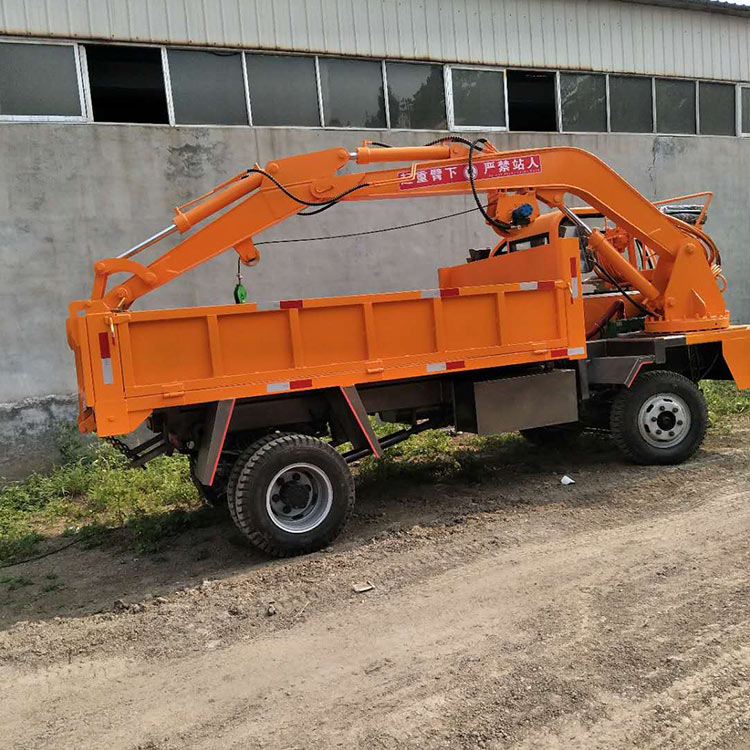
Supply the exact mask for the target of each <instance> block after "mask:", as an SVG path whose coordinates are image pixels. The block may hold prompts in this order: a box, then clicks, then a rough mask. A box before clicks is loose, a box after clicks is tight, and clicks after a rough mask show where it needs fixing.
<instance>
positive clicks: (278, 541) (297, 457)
mask: <svg viewBox="0 0 750 750" xmlns="http://www.w3.org/2000/svg"><path fill="white" fill-rule="evenodd" d="M228 494H229V497H228V502H229V507H230V511H231V514H232V519H233V520H234V522H235V524H236V526H237V528H238V529H239V530H240V531H241V532H242V533H243V534H244V535H245V536H246V537H247V538H248V539H249V540H250V541H251V542H252V543H253V544H254V545H255V546H257V547H259V548H260V549H262V550H264V551H265V552H268V553H269V554H272V555H275V556H277V557H285V556H287V555H296V554H302V553H305V552H312V551H314V550H318V549H321V548H322V547H325V546H326V545H328V544H330V543H331V542H332V541H333V540H334V539H335V538H336V537H337V536H338V535H339V534H340V533H341V531H342V530H343V528H344V525H345V524H346V521H347V520H348V518H349V516H350V514H351V511H352V509H353V507H354V480H353V478H352V475H351V473H350V471H349V467H348V466H347V465H346V462H345V461H344V459H343V458H342V457H341V455H340V454H339V453H337V452H336V451H335V450H334V449H333V448H331V446H330V445H328V444H327V443H324V442H323V441H322V440H318V439H316V438H312V437H310V436H308V435H279V434H276V435H269V436H267V437H265V438H263V439H261V440H259V441H257V442H256V443H254V444H253V445H251V446H250V447H249V448H248V449H247V450H246V451H244V452H243V453H242V455H241V456H240V457H239V459H238V460H237V463H236V464H235V466H234V468H233V470H232V475H231V477H230V482H229V493H228Z"/></svg>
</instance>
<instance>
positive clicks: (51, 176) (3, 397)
mask: <svg viewBox="0 0 750 750" xmlns="http://www.w3.org/2000/svg"><path fill="white" fill-rule="evenodd" d="M435 135H439V134H435ZM364 137H366V138H370V139H374V140H381V141H387V142H390V143H394V144H416V143H423V142H426V141H428V140H431V139H432V138H433V134H430V133H403V132H401V133H393V132H363V131H338V132H336V131H323V130H293V129H272V128H253V129H247V128H219V127H215V128H213V127H212V128H183V127H177V128H163V127H154V126H136V125H99V126H93V125H84V126H81V125H62V124H4V125H2V126H0V165H1V167H0V274H2V277H1V278H2V282H1V283H0V340H1V341H2V357H1V358H0V443H2V447H0V476H6V477H13V476H18V475H20V474H23V473H24V472H26V471H27V470H28V469H29V468H30V467H33V466H41V465H44V464H45V463H46V462H48V461H49V460H51V458H52V457H53V455H54V451H53V444H52V442H51V441H50V439H49V438H50V436H51V435H52V434H53V432H54V423H55V422H56V421H59V419H61V418H63V417H65V416H66V415H71V416H72V414H73V413H74V410H73V402H72V401H71V399H70V394H72V393H73V392H74V390H75V377H74V370H73V361H72V356H71V354H70V352H69V350H68V348H67V345H66V342H65V330H64V322H65V317H66V310H67V305H68V302H69V301H70V300H73V299H80V298H85V297H86V296H88V293H89V289H90V284H91V279H92V273H91V265H92V263H93V262H94V260H96V259H98V258H102V257H108V256H111V255H115V254H117V253H119V252H121V251H122V250H123V249H126V248H127V247H130V246H131V245H133V244H135V243H136V242H138V241H140V240H142V239H144V238H145V237H147V236H148V235H150V234H152V233H153V232H155V231H157V230H159V229H161V228H163V227H164V226H167V225H168V224H169V223H170V217H171V215H172V208H173V206H174V205H176V204H178V203H181V202H184V201H185V200H187V199H189V198H191V197H194V196H196V195H198V194H200V193H202V192H204V191H205V190H207V189H208V188H210V187H212V186H214V185H215V184H217V183H218V182H220V181H222V180H223V179H225V178H226V177H228V176H230V175H232V174H235V173H236V172H238V171H240V170H241V169H242V168H244V167H246V166H248V165H250V164H252V163H254V162H255V161H259V162H260V163H264V162H265V161H267V160H268V159H270V158H273V157H278V156H282V155H289V154H294V153H299V152H304V151H309V150H313V149H318V148H326V147H329V146H333V145H343V146H346V147H351V146H355V145H358V143H359V142H361V140H362V138H364ZM494 141H495V143H496V144H497V145H498V147H500V148H508V149H513V148H524V147H532V146H538V147H541V146H550V145H575V146H580V147H583V148H586V149H588V150H590V151H592V152H593V153H595V154H597V155H598V156H600V157H601V158H603V159H604V160H605V161H607V162H608V163H609V164H610V165H611V166H613V167H614V168H615V169H616V170H618V171H619V172H620V173H621V174H623V175H624V176H625V177H626V178H627V179H628V180H630V181H631V182H632V183H633V184H634V185H635V186H636V187H637V188H639V189H640V190H641V191H643V192H644V194H646V195H647V196H648V197H650V198H652V199H656V198H665V197H669V196H671V195H676V194H681V193H688V192H693V191H697V190H701V189H712V190H715V191H716V198H715V203H714V205H713V206H712V209H711V211H710V219H709V224H708V228H709V230H710V232H711V233H712V235H713V236H714V238H715V239H716V241H717V242H718V244H719V246H720V248H721V250H722V254H723V262H724V263H723V264H724V268H725V273H726V275H727V277H728V278H729V280H730V290H729V295H728V299H729V304H730V308H731V310H732V313H733V316H734V320H735V322H750V256H749V255H748V253H747V251H746V234H747V232H746V227H745V223H744V220H745V218H746V214H747V211H748V206H750V179H748V174H750V139H741V138H721V137H706V136H704V137H700V138H696V137H683V138H679V137H659V136H652V135H623V134H611V135H607V134H602V135H590V136H589V135H586V136H581V135H565V134H539V133H532V134H526V133H502V134H495V137H494ZM471 205H472V204H471V203H470V202H469V200H468V199H466V198H463V197H459V198H446V199H441V200H433V199H422V200H419V199H414V200H410V201H406V200H401V201H384V202H363V203H352V204H344V205H340V206H338V207H336V208H333V209H331V210H330V211H327V212H325V213H324V214H322V215H321V216H320V217H316V218H300V217H295V218H294V219H291V220H289V221H287V222H285V223H284V224H283V225H281V226H280V227H277V228H275V229H274V230H272V231H270V232H268V233H266V235H264V236H263V238H262V239H272V238H282V237H311V236H321V235H323V236H325V235H330V234H341V233H345V232H350V231H360V230H363V229H370V228H379V227H385V226H389V225H393V224H402V223H406V222H410V221H417V220H420V219H423V218H429V217H433V216H437V215H440V214H442V213H447V212H450V211H458V210H461V209H462V208H465V207H470V206H471ZM494 237H495V236H494V235H493V234H492V233H491V232H489V230H488V229H487V228H486V227H485V226H484V224H483V223H482V221H481V220H480V219H479V218H478V217H477V215H476V214H473V213H472V214H469V215H468V216H462V217H459V218H456V219H451V220H447V221H444V222H439V223H436V224H431V225H428V226H426V227H421V228H414V229H408V230H403V231H399V232H390V233H386V234H380V235H372V236H369V237H364V238H356V239H349V240H332V241H326V242H311V243H308V244H303V243H300V244H288V245H275V246H270V247H268V248H266V249H265V250H264V251H263V258H262V260H261V263H260V265H259V266H257V267H256V268H254V269H245V271H244V277H245V284H246V286H247V287H248V289H249V291H250V296H251V299H253V298H257V297H261V298H263V299H279V298H285V297H286V298H288V297H303V296H304V297H311V296H321V295H329V294H346V293H357V292H365V291H387V290H398V289H411V288H429V287H434V286H435V285H436V278H437V276H436V269H437V267H438V266H440V265H449V264H453V263H458V262H461V261H462V260H463V259H464V257H465V255H466V251H467V248H468V247H472V246H474V247H484V246H487V245H490V244H493V240H494ZM261 250H263V248H261ZM147 254H148V251H147V253H145V254H144V256H146V255H147ZM144 259H145V257H144ZM235 271H236V256H235V255H234V254H233V253H228V254H226V255H224V256H222V257H220V258H218V259H216V260H214V261H212V262H210V263H208V264H206V265H204V266H202V267H201V268H199V269H197V270H195V271H193V272H192V273H191V274H189V275H187V276H185V277H182V278H180V279H178V280H177V281H176V282H174V283H173V284H171V285H168V286H167V287H164V288H163V289H160V290H158V291H156V292H155V293H153V294H152V295H149V296H148V297H146V298H145V299H144V300H142V301H141V302H140V303H138V307H140V308H141V309H142V308H143V307H167V306H184V305H200V304H209V303H230V302H231V301H232V298H231V295H232V289H233V286H234V283H235V278H234V274H235Z"/></svg>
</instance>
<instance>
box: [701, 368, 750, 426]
mask: <svg viewBox="0 0 750 750" xmlns="http://www.w3.org/2000/svg"><path fill="white" fill-rule="evenodd" d="M701 388H702V389H703V394H704V395H705V397H706V401H708V415H709V419H710V420H711V426H712V427H721V428H725V429H728V428H729V427H731V417H733V416H737V415H741V414H750V390H745V391H738V390H737V386H735V384H734V383H731V382H726V381H721V380H704V381H703V382H702V383H701Z"/></svg>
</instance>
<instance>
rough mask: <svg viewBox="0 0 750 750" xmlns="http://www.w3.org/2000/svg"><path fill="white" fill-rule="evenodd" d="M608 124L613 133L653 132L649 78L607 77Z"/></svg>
mask: <svg viewBox="0 0 750 750" xmlns="http://www.w3.org/2000/svg"><path fill="white" fill-rule="evenodd" d="M609 125H610V130H612V132H613V133H651V132H653V130H654V112H653V102H652V97H651V79H650V78H639V77H637V76H612V75H611V76H610V77H609Z"/></svg>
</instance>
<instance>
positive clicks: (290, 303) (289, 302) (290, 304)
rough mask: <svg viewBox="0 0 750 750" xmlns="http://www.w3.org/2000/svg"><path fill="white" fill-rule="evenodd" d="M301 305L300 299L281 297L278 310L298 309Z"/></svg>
mask: <svg viewBox="0 0 750 750" xmlns="http://www.w3.org/2000/svg"><path fill="white" fill-rule="evenodd" d="M301 307H302V300H301V299H283V300H281V302H279V310H299V309H300V308H301Z"/></svg>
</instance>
